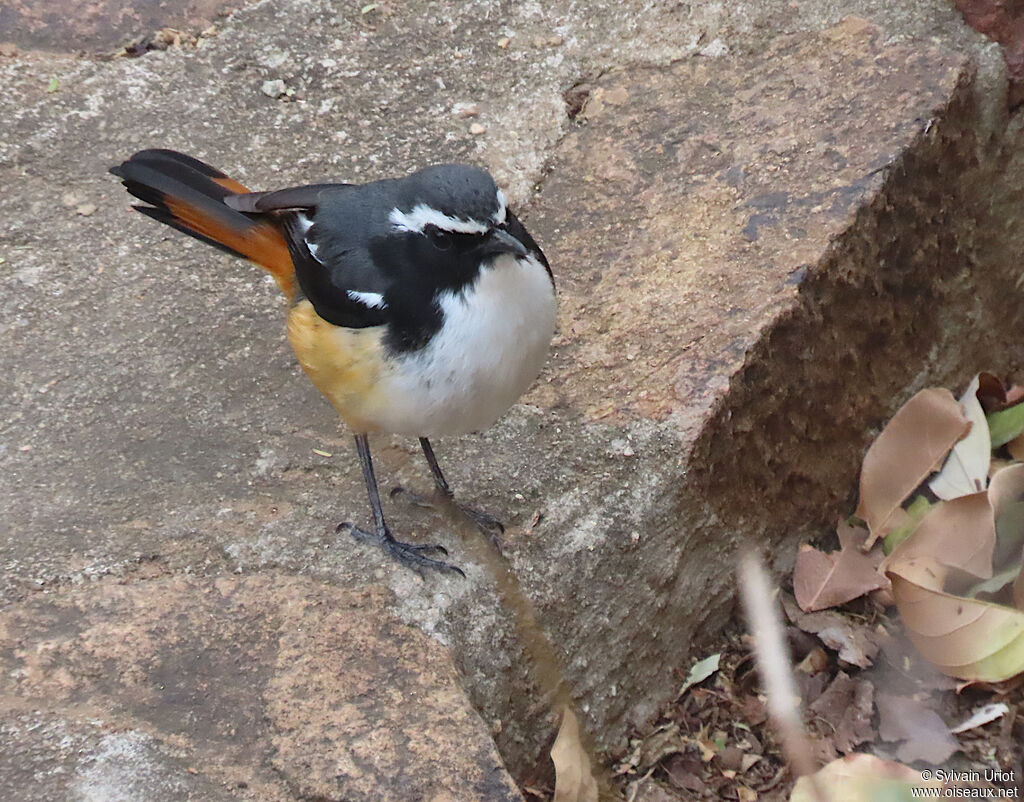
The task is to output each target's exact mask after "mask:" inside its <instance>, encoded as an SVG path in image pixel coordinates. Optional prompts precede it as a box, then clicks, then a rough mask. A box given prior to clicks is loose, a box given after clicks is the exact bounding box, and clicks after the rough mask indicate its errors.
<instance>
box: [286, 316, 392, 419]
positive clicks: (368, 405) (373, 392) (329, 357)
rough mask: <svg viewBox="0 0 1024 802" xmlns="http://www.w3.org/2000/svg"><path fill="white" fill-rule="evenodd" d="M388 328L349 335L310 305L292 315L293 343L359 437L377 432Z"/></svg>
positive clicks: (304, 366) (290, 337)
mask: <svg viewBox="0 0 1024 802" xmlns="http://www.w3.org/2000/svg"><path fill="white" fill-rule="evenodd" d="M383 334H384V327H383V326H372V327H370V328H365V329H346V328H342V327H340V326H334V325H332V324H330V323H328V322H327V321H326V320H324V319H323V318H321V317H320V316H319V315H317V313H316V312H315V311H314V310H313V305H312V304H311V303H310V302H309V301H306V300H303V301H299V303H297V304H296V305H295V306H294V307H292V310H291V312H290V313H289V314H288V341H289V342H290V343H291V345H292V348H293V349H294V351H295V355H296V356H297V357H298V358H299V364H300V365H301V366H302V369H303V370H304V371H305V372H306V375H307V376H309V378H310V380H311V381H312V382H313V384H314V385H315V386H316V388H317V389H318V390H319V391H320V392H321V393H323V394H324V395H325V396H326V397H327V400H328V401H330V402H331V404H333V405H334V408H335V409H336V410H337V411H338V414H339V415H340V416H341V418H342V420H344V421H345V423H347V424H348V425H349V426H350V427H351V428H352V429H353V431H355V432H356V433H361V434H365V433H368V432H372V431H375V430H376V429H377V428H378V427H377V426H375V425H374V424H373V423H372V421H373V420H374V418H375V414H374V412H375V410H376V409H378V408H379V406H380V404H381V402H382V401H383V399H381V398H380V392H379V389H378V387H379V382H380V376H381V371H382V369H383V354H384V344H383V342H382V340H383Z"/></svg>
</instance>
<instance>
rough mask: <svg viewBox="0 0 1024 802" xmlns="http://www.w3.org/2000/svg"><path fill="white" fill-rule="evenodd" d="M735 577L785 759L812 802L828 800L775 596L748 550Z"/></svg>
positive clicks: (757, 560) (758, 563)
mask: <svg viewBox="0 0 1024 802" xmlns="http://www.w3.org/2000/svg"><path fill="white" fill-rule="evenodd" d="M739 577H740V594H741V596H742V599H743V607H744V610H745V612H746V615H747V622H748V624H749V626H750V630H751V634H752V635H753V637H754V651H755V655H756V657H757V667H758V671H759V672H760V674H761V679H762V680H763V682H764V689H765V693H766V694H767V696H768V712H769V713H770V714H771V717H772V721H773V723H774V724H775V729H776V730H777V732H778V734H779V737H780V739H781V740H782V749H783V751H784V752H785V755H786V760H787V762H788V763H789V765H790V767H791V768H792V769H793V772H794V773H795V774H796V775H797V776H801V777H807V779H808V781H809V782H810V784H811V789H812V790H811V793H812V794H813V795H814V799H815V800H816V802H829V797H828V795H827V794H826V793H825V792H824V790H823V789H822V787H821V785H820V783H818V781H817V778H816V777H815V776H814V774H815V772H817V770H818V766H817V763H816V761H815V760H814V752H813V749H812V747H811V742H810V741H809V740H808V738H807V733H806V732H805V731H804V726H803V721H802V720H801V717H800V701H799V699H800V697H799V695H798V694H797V691H796V685H795V683H794V682H793V670H792V661H791V660H790V656H789V649H788V648H787V647H786V641H785V638H784V636H783V629H782V622H781V621H780V620H779V614H778V611H777V607H776V604H775V597H774V594H773V593H772V591H771V589H770V588H769V584H768V577H767V575H766V574H765V571H764V568H763V567H762V566H761V561H760V560H759V559H758V558H757V557H756V556H755V555H754V554H753V553H752V552H748V553H747V554H745V555H744V556H743V558H742V560H741V561H740V570H739Z"/></svg>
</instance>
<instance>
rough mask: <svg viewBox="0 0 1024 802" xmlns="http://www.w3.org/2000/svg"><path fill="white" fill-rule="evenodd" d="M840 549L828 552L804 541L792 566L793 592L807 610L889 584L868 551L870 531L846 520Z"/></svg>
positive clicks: (840, 534)
mask: <svg viewBox="0 0 1024 802" xmlns="http://www.w3.org/2000/svg"><path fill="white" fill-rule="evenodd" d="M838 532H839V542H840V545H841V546H842V548H841V549H840V550H839V551H838V552H832V553H831V554H825V553H824V552H822V551H819V550H818V549H816V548H814V547H813V546H810V545H808V544H804V545H802V546H801V547H800V551H799V552H798V553H797V556H796V566H795V568H794V569H793V594H794V595H795V596H796V603H797V604H799V605H800V609H801V610H803V611H804V612H805V613H811V612H814V611H816V610H824V609H826V608H828V607H836V606H838V605H840V604H845V603H846V602H848V601H850V600H851V599H856V598H857V597H858V596H863V595H864V594H865V593H869V592H871V591H872V590H879V589H880V588H886V587H888V586H889V583H888V581H887V580H886V579H885V577H884V576H882V575H881V574H879V573H878V570H877V567H878V563H877V561H876V560H875V558H874V557H872V556H871V555H869V554H865V553H864V551H863V543H864V542H865V541H866V540H867V537H868V533H867V532H866V531H865V530H863V529H856V528H854V527H851V526H847V525H845V524H840V525H839V527H838Z"/></svg>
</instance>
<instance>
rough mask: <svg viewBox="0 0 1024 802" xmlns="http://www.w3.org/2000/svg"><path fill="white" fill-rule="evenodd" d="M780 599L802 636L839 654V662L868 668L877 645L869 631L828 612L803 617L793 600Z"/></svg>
mask: <svg viewBox="0 0 1024 802" xmlns="http://www.w3.org/2000/svg"><path fill="white" fill-rule="evenodd" d="M780 598H781V600H782V609H783V610H785V612H786V617H787V618H789V620H790V621H791V622H792V623H793V624H795V625H796V626H797V627H799V628H800V629H802V630H803V631H804V632H810V633H811V634H813V635H817V636H818V638H819V639H820V640H821V642H822V643H824V644H825V645H826V646H828V647H829V648H830V649H832V650H834V651H836V652H838V653H839V659H840V660H845V661H846V662H847V663H850V664H851V665H855V666H858V667H860V668H867V667H868V666H870V665H871V661H872V660H873V659H874V657H875V655H876V654H878V644H877V643H876V642H875V640H874V637H873V633H872V632H871V630H870V629H868V627H866V626H861V625H857V624H855V623H853V622H852V621H851V620H850V619H849V618H847V617H846V616H844V615H840V614H839V613H836V612H833V611H830V610H826V611H824V612H818V613H805V612H803V611H802V610H801V609H800V608H799V606H797V604H796V600H795V599H793V597H792V596H789V595H788V594H780Z"/></svg>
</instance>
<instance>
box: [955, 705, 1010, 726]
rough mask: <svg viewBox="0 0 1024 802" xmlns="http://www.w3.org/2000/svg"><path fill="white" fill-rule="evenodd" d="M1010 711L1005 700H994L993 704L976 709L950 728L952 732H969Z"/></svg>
mask: <svg viewBox="0 0 1024 802" xmlns="http://www.w3.org/2000/svg"><path fill="white" fill-rule="evenodd" d="M1009 712H1010V708H1009V706H1008V705H1007V704H1006V703H1005V702H993V703H992V704H988V705H984V706H983V707H979V708H978V709H977V710H975V711H974V713H973V714H972V715H971V716H970V718H968V719H967V720H966V721H964V722H962V723H960V724H957V725H956V726H955V727H953V728H952V729H950V732H953V733H956V732H967V731H968V730H973V729H977V728H978V727H984V726H985V725H986V724H990V723H992V722H993V721H995V720H996V719H999V718H1002V717H1003V716H1005V715H1006V714H1007V713H1009Z"/></svg>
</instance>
